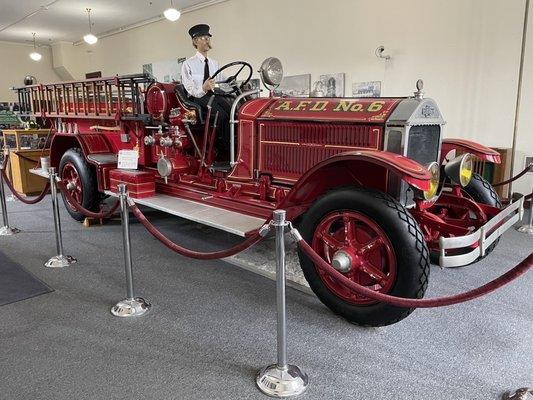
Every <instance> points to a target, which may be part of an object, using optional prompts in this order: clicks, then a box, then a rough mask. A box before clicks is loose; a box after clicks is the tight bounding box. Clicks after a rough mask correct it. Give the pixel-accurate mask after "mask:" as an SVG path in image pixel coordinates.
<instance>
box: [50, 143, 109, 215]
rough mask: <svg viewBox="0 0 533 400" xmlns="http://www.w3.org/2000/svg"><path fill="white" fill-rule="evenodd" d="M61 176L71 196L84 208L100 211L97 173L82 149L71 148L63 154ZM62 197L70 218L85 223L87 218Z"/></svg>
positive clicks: (60, 164) (60, 166) (60, 167)
mask: <svg viewBox="0 0 533 400" xmlns="http://www.w3.org/2000/svg"><path fill="white" fill-rule="evenodd" d="M59 176H60V177H61V179H62V181H63V183H64V184H65V186H67V187H68V189H69V191H70V194H71V195H72V196H73V197H74V198H75V199H76V200H77V201H78V202H79V203H80V204H81V205H82V206H83V207H84V208H86V209H87V210H89V211H94V212H96V211H98V209H99V205H100V194H99V192H98V186H97V184H96V173H95V171H94V169H93V168H92V167H91V166H90V165H89V164H88V163H87V161H86V160H85V156H84V155H83V153H82V151H81V149H79V148H71V149H69V150H67V151H66V152H65V154H63V157H61V161H60V163H59ZM61 195H62V196H63V202H64V203H65V207H66V209H67V211H68V213H69V214H70V216H71V217H72V218H74V219H75V220H76V221H80V222H81V221H83V220H84V219H85V216H84V215H83V214H81V213H79V212H78V211H76V210H75V209H74V207H73V206H72V205H71V204H70V203H69V202H68V201H67V199H66V198H65V195H64V194H63V193H61Z"/></svg>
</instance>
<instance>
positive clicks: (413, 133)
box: [404, 125, 440, 165]
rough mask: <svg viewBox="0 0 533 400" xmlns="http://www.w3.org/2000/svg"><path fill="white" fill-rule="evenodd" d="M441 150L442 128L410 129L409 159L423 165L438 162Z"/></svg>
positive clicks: (408, 142) (406, 153)
mask: <svg viewBox="0 0 533 400" xmlns="http://www.w3.org/2000/svg"><path fill="white" fill-rule="evenodd" d="M439 150H440V126H439V125H418V126H413V127H411V129H409V136H408V138H407V151H406V152H405V153H404V154H405V155H406V156H407V157H408V158H410V159H412V160H415V161H418V162H419V163H420V164H422V165H428V164H429V163H432V162H434V161H437V162H438V156H439Z"/></svg>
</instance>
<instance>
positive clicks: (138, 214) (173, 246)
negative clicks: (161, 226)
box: [130, 204, 262, 260]
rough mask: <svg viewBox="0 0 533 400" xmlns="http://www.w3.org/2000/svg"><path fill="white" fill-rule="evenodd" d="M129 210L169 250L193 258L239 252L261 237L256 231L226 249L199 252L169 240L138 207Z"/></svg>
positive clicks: (226, 255) (209, 257)
mask: <svg viewBox="0 0 533 400" xmlns="http://www.w3.org/2000/svg"><path fill="white" fill-rule="evenodd" d="M130 210H131V212H132V213H133V215H135V218H137V219H138V220H139V222H140V223H141V224H143V226H144V227H145V228H146V229H147V230H148V232H150V233H151V234H152V236H154V237H155V238H156V239H157V240H159V241H160V242H161V243H163V244H164V245H165V246H166V247H168V248H169V249H170V250H172V251H175V252H176V253H179V254H181V255H182V256H185V257H190V258H195V259H197V260H215V259H219V258H225V257H230V256H233V255H235V254H237V253H240V252H241V251H243V250H246V249H247V248H249V247H251V246H253V245H254V244H256V243H257V242H259V241H260V240H261V239H262V236H261V235H260V234H259V231H258V232H256V233H254V234H253V235H252V236H250V237H248V238H247V239H246V240H244V241H243V242H242V243H240V244H238V245H237V246H234V247H231V248H229V249H226V250H220V251H214V252H211V253H201V252H198V251H194V250H191V249H187V248H185V247H182V246H180V245H178V244H176V243H174V242H173V241H171V240H170V239H169V238H167V237H166V236H165V235H163V234H162V233H161V232H159V231H158V230H157V228H156V227H155V226H153V225H152V224H151V223H150V221H148V219H147V218H146V217H145V216H144V214H143V213H142V212H141V210H139V207H137V206H136V205H135V204H133V205H130Z"/></svg>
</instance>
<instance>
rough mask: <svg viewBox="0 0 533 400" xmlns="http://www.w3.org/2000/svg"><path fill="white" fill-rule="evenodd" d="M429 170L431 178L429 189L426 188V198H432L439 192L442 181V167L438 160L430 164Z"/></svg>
mask: <svg viewBox="0 0 533 400" xmlns="http://www.w3.org/2000/svg"><path fill="white" fill-rule="evenodd" d="M428 170H429V172H430V173H431V178H430V180H429V189H428V190H424V198H425V199H426V200H431V199H432V198H433V197H435V195H436V194H437V190H438V189H439V182H440V167H439V164H438V163H436V162H432V163H431V164H429V166H428Z"/></svg>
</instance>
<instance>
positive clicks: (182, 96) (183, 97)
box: [174, 82, 204, 124]
mask: <svg viewBox="0 0 533 400" xmlns="http://www.w3.org/2000/svg"><path fill="white" fill-rule="evenodd" d="M174 93H175V94H176V97H177V98H178V100H179V101H180V102H181V104H183V105H184V106H185V107H187V108H190V109H193V110H196V115H198V119H199V121H200V123H202V124H203V123H204V113H203V112H202V107H200V106H199V105H198V104H196V103H195V102H194V101H191V100H190V99H189V95H188V94H187V91H186V90H185V87H184V86H183V84H182V83H180V82H177V83H176V86H175V87H174Z"/></svg>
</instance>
